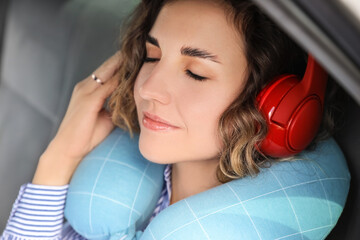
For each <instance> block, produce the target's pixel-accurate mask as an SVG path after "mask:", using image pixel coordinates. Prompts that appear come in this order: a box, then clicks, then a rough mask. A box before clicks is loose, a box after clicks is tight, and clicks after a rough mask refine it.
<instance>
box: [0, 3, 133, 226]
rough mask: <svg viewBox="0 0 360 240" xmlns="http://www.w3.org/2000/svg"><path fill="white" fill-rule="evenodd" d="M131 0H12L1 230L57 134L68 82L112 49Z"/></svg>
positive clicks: (0, 144)
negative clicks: (20, 191)
mask: <svg viewBox="0 0 360 240" xmlns="http://www.w3.org/2000/svg"><path fill="white" fill-rule="evenodd" d="M135 4H136V1H134V0H121V1H119V0H102V1H98V0H71V1H70V0H69V1H64V0H52V1H48V0H11V1H10V4H9V6H8V11H7V17H6V24H5V29H4V35H3V48H2V55H1V58H2V66H1V78H0V79H1V80H0V81H1V83H0V231H1V232H2V231H3V228H4V227H5V224H6V220H7V218H8V217H9V214H10V210H11V206H12V203H13V202H14V200H15V198H16V196H17V193H18V190H19V187H20V185H21V184H24V183H26V182H29V181H31V180H32V177H33V174H34V171H35V169H36V166H37V161H38V159H39V156H40V155H41V153H42V152H43V151H44V150H45V148H46V147H47V144H48V143H49V142H50V140H51V139H52V138H53V136H54V135H55V133H56V131H57V128H58V126H59V124H60V122H61V120H62V118H63V116H64V114H65V111H66V109H67V105H68V102H69V100H70V97H71V93H72V90H73V87H74V85H75V84H76V83H77V82H78V81H80V80H82V79H84V78H85V77H87V76H89V74H91V73H92V71H93V70H95V69H96V67H97V66H98V65H100V64H101V63H102V62H103V61H104V60H105V59H107V58H108V57H110V56H111V55H112V54H114V53H115V51H117V50H118V36H119V31H120V26H121V25H122V22H123V19H124V17H125V16H127V15H128V13H129V11H130V10H131V9H132V8H133V7H134V6H135Z"/></svg>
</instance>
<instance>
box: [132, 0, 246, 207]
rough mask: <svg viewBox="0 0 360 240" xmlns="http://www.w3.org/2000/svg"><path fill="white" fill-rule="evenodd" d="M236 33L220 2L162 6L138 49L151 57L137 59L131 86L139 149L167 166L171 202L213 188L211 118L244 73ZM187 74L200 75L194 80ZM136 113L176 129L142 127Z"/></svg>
mask: <svg viewBox="0 0 360 240" xmlns="http://www.w3.org/2000/svg"><path fill="white" fill-rule="evenodd" d="M238 34H239V33H238V31H237V30H235V29H234V27H233V25H232V24H231V22H229V21H228V20H227V18H226V15H225V11H224V9H223V8H222V7H219V5H217V4H215V3H213V2H211V1H202V0H197V1H194V0H192V1H190V0H186V1H175V2H173V3H170V4H167V5H165V6H164V7H163V9H162V10H161V11H160V13H159V16H158V18H157V19H156V22H155V24H154V26H153V27H152V29H151V31H150V33H149V35H150V36H151V40H149V41H147V43H146V49H147V58H150V59H152V61H151V62H145V63H144V65H143V66H142V68H141V70H140V72H139V74H138V77H137V79H136V82H135V87H134V96H135V102H136V106H137V112H138V116H139V119H138V120H139V123H140V128H141V133H140V139H139V148H140V151H141V153H142V154H143V156H144V157H145V158H147V159H148V160H150V161H153V162H156V163H162V164H169V163H172V164H173V165H172V166H173V167H172V169H173V170H172V196H171V202H170V203H171V204H173V203H175V202H177V201H179V200H181V199H183V198H186V197H189V196H191V195H194V194H197V193H199V192H202V191H205V190H207V189H210V188H212V187H215V186H217V185H220V182H218V180H217V179H216V175H215V172H216V167H217V165H218V162H219V156H218V154H219V151H220V150H221V148H222V146H221V141H220V138H219V136H218V121H219V118H220V116H221V114H222V113H223V112H224V111H225V109H226V108H227V107H228V106H229V105H230V104H231V102H232V101H233V100H234V99H235V98H236V97H237V96H238V95H239V94H240V92H241V91H242V88H243V85H244V81H245V77H246V59H245V56H244V52H243V50H242V49H243V44H242V41H241V40H240V38H239V35H238ZM154 39H156V41H154ZM184 47H191V48H198V49H201V50H206V51H207V52H208V53H209V54H210V55H211V56H213V57H207V58H202V57H198V56H188V55H186V54H184V51H183V53H181V50H182V49H184ZM187 71H191V72H192V73H193V74H196V75H198V76H202V77H206V79H205V80H203V81H199V80H196V79H194V78H192V77H191V76H188V74H187ZM144 111H146V112H149V113H151V114H155V115H157V116H159V117H161V118H163V119H165V120H166V121H167V122H169V123H170V124H171V125H174V126H176V127H177V128H176V129H170V130H164V131H154V130H150V129H148V128H146V127H145V126H144V123H143V117H144V114H143V112H144Z"/></svg>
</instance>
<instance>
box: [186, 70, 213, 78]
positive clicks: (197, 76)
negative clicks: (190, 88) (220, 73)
mask: <svg viewBox="0 0 360 240" xmlns="http://www.w3.org/2000/svg"><path fill="white" fill-rule="evenodd" d="M186 75H188V76H189V77H191V78H193V79H195V80H197V81H205V80H207V79H208V78H207V77H203V76H200V75H197V74H194V73H192V72H191V71H190V70H186Z"/></svg>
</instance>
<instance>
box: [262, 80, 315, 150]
mask: <svg viewBox="0 0 360 240" xmlns="http://www.w3.org/2000/svg"><path fill="white" fill-rule="evenodd" d="M257 101H258V104H259V105H258V107H259V110H260V111H261V112H262V114H263V116H264V117H265V119H266V123H267V125H268V134H267V136H266V137H265V139H264V140H263V141H262V142H261V144H260V151H261V152H262V153H263V154H265V155H268V156H271V157H288V156H291V155H294V154H297V153H299V152H301V151H302V150H304V149H305V148H306V147H307V146H308V145H309V144H310V142H311V141H312V139H313V138H314V137H315V135H316V133H317V130H318V128H319V126H320V123H321V117H322V104H321V100H320V98H319V97H318V96H317V95H316V94H312V95H309V96H307V93H306V91H305V90H304V89H303V85H301V84H300V80H299V78H298V77H296V76H295V75H283V76H280V77H278V78H276V79H275V80H274V81H272V82H271V83H270V84H269V85H268V86H267V87H265V88H264V89H263V90H262V91H261V92H260V94H259V95H258V97H257Z"/></svg>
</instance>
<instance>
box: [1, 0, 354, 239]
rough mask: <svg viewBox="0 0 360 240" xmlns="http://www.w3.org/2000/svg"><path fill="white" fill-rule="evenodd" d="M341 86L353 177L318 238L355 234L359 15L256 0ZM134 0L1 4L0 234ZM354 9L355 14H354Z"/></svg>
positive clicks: (342, 128) (6, 0) (322, 0)
mask: <svg viewBox="0 0 360 240" xmlns="http://www.w3.org/2000/svg"><path fill="white" fill-rule="evenodd" d="M254 2H255V3H256V4H258V5H259V6H260V7H261V8H263V9H264V11H265V13H266V14H268V15H269V17H271V18H272V19H273V20H274V21H275V22H276V23H277V24H279V26H280V27H281V28H283V29H284V30H285V31H286V32H287V33H288V34H289V36H290V37H292V38H293V39H294V40H295V41H296V42H297V43H298V44H299V45H300V46H302V47H303V48H304V49H305V50H307V51H309V52H311V53H312V54H313V55H314V56H315V57H316V58H317V59H318V61H319V62H320V63H321V64H322V65H323V67H324V68H325V69H326V70H327V71H328V72H329V74H330V75H331V77H332V78H333V79H334V80H335V81H336V82H337V84H338V85H339V86H340V88H339V92H340V94H339V96H340V97H338V99H337V101H338V104H337V105H338V106H339V108H340V109H341V122H340V123H339V126H337V128H338V130H337V132H336V133H335V135H334V138H335V140H336V141H337V143H338V144H339V145H340V147H341V149H342V151H343V153H344V155H345V157H346V159H347V163H348V167H349V170H350V173H351V185H350V191H349V195H348V199H347V202H346V205H345V208H344V211H343V213H342V215H341V217H340V219H339V221H338V223H337V225H336V226H335V228H334V229H333V230H332V232H331V233H330V235H329V236H328V237H327V238H326V239H345V240H346V239H349V240H350V239H359V238H360V228H359V227H358V226H360V204H359V202H360V196H359V184H360V179H359V177H360V176H359V174H360V163H359V162H358V160H357V157H358V156H359V155H360V148H359V146H360V124H359V122H360V44H358V43H359V42H360V27H359V26H360V18H357V17H356V16H354V15H353V14H351V13H350V11H349V10H348V9H347V8H346V7H345V5H343V4H342V3H341V2H340V1H335V0H331V1H329V0H319V1H307V0H278V1H277V0H267V1H263V0H254ZM137 3H138V1H134V0H102V1H96V0H66V1H64V0H52V1H47V0H31V1H30V0H11V1H10V0H3V1H1V2H0V232H2V231H3V229H4V228H5V225H6V221H7V219H8V217H9V214H10V211H11V207H12V204H13V202H14V201H15V198H16V196H17V194H18V191H19V188H20V186H21V185H22V184H24V183H27V182H30V181H31V179H32V177H33V175H34V172H35V169H36V166H37V162H38V159H39V157H40V155H41V154H42V153H43V152H44V151H45V149H46V147H47V145H48V144H49V142H50V141H51V139H52V138H53V137H54V136H55V134H56V131H57V129H58V127H59V124H60V123H61V120H62V119H63V116H64V114H65V111H66V109H67V106H68V103H69V100H70V97H71V94H72V90H73V88H74V86H75V84H76V83H77V82H79V81H81V80H82V79H84V78H86V77H88V76H89V75H90V74H91V73H92V71H93V70H94V69H96V67H97V66H99V65H100V64H101V63H102V62H103V61H104V60H105V59H107V58H108V57H109V56H111V55H112V54H113V53H114V52H116V51H117V50H118V49H119V44H120V42H119V36H120V33H121V28H122V26H123V25H124V23H125V20H126V16H127V15H128V14H129V13H130V11H131V10H132V9H133V8H134V7H135V6H136V4H137ZM359 14H360V13H359Z"/></svg>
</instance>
